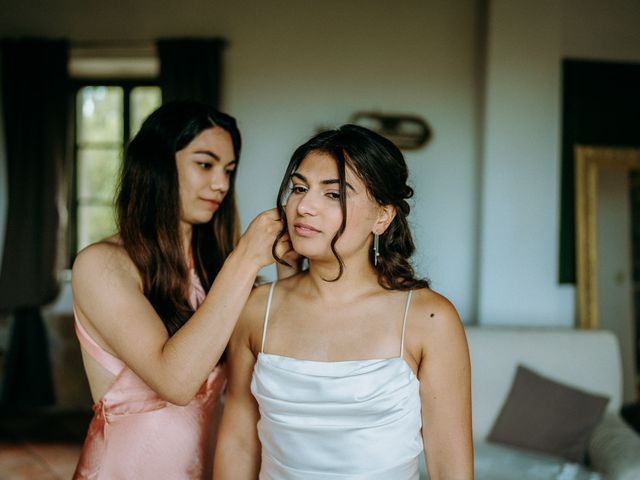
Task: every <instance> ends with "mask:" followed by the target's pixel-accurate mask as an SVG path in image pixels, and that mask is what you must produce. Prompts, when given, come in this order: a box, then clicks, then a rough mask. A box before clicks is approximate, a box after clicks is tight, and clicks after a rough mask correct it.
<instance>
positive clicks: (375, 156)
mask: <svg viewBox="0 0 640 480" xmlns="http://www.w3.org/2000/svg"><path fill="white" fill-rule="evenodd" d="M311 152H322V153H326V154H328V155H330V156H331V157H332V158H333V159H334V160H335V161H336V164H337V166H338V176H339V177H338V178H339V192H340V208H341V210H342V224H341V225H340V228H339V229H338V231H337V232H336V234H335V236H334V237H333V240H332V241H331V251H332V252H333V254H334V255H335V257H336V259H337V260H338V265H339V272H338V275H337V277H336V278H334V279H332V280H328V281H332V282H333V281H336V280H338V279H339V278H340V277H341V276H342V274H343V272H344V262H343V261H342V258H340V255H339V254H338V252H337V251H336V249H335V245H336V242H337V241H338V239H339V238H340V236H341V235H342V234H343V233H344V229H345V226H346V219H347V201H346V181H345V169H346V167H349V168H350V169H351V170H352V171H353V173H354V174H355V175H356V176H357V177H358V178H359V179H360V180H361V181H362V182H363V183H364V185H365V186H366V188H367V191H368V193H369V195H370V196H371V198H373V199H374V200H375V201H376V202H378V204H379V205H382V206H387V205H391V206H393V207H395V210H396V215H395V217H394V219H393V221H392V222H391V224H390V225H389V227H388V228H387V230H386V231H385V232H384V233H383V234H382V235H380V256H379V257H378V264H377V265H374V262H373V255H371V257H370V261H371V265H372V266H374V268H375V269H376V271H377V272H378V283H379V284H380V285H381V286H382V287H384V288H386V289H389V290H412V289H416V288H428V287H429V281H428V280H427V279H421V278H416V275H415V272H414V269H413V267H412V265H411V263H410V261H409V258H410V257H411V255H412V254H413V252H414V250H415V245H414V243H413V238H412V236H411V229H410V228H409V224H408V222H407V216H408V215H409V211H410V207H409V203H408V202H407V199H409V198H411V197H412V196H413V189H412V188H411V187H410V186H409V185H407V177H408V169H407V164H406V162H405V160H404V157H403V156H402V153H401V152H400V150H399V149H398V147H396V146H395V145H394V144H393V142H391V141H389V140H387V139H386V138H384V137H382V136H381V135H378V134H377V133H375V132H372V131H371V130H368V129H366V128H364V127H360V126H357V125H343V126H342V127H340V128H338V129H337V130H329V131H326V132H322V133H319V134H318V135H316V136H314V137H313V138H311V139H310V140H309V141H307V142H306V143H304V144H303V145H301V146H299V147H298V148H297V149H296V151H295V152H294V153H293V155H292V156H291V160H290V161H289V165H288V166H287V170H286V172H285V174H284V178H283V179H282V183H281V184H280V191H279V192H278V205H277V208H278V211H279V212H280V218H281V219H283V223H284V226H283V229H282V231H281V232H280V234H279V235H278V238H277V239H276V242H275V243H274V244H273V249H272V251H273V255H274V257H275V258H276V260H277V261H278V262H279V263H282V264H284V265H287V263H286V262H285V261H284V260H283V259H282V258H280V257H279V256H278V255H277V254H276V248H275V247H276V244H277V242H278V240H279V239H280V238H281V237H282V236H283V235H284V234H285V233H286V232H287V230H288V225H287V217H286V215H285V211H284V204H285V203H286V199H287V194H288V191H289V185H290V182H291V175H292V174H293V173H295V171H296V170H297V169H298V167H299V166H300V164H301V163H302V161H303V160H304V159H305V157H306V156H307V155H309V154H310V153H311Z"/></svg>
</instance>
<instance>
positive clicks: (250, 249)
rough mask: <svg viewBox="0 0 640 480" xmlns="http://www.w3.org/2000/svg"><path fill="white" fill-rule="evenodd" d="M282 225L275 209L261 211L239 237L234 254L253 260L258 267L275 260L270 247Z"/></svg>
mask: <svg viewBox="0 0 640 480" xmlns="http://www.w3.org/2000/svg"><path fill="white" fill-rule="evenodd" d="M282 227H283V225H282V221H281V220H280V215H279V214H278V210H277V209H275V208H272V209H271V210H266V211H264V212H262V213H261V214H259V215H258V216H257V217H256V218H254V219H253V221H252V222H251V223H250V224H249V226H248V227H247V230H246V231H245V232H244V234H243V235H242V237H240V241H239V242H238V246H237V247H236V249H235V250H234V254H236V255H240V256H242V257H243V258H246V259H248V260H249V261H251V262H255V263H256V265H257V266H258V268H262V267H266V266H267V265H270V264H271V263H273V262H274V261H275V259H274V258H273V255H272V253H271V248H272V247H273V242H275V240H276V237H277V236H278V234H279V233H280V232H281V231H282Z"/></svg>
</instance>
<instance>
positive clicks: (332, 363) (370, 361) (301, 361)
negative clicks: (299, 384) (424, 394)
mask: <svg viewBox="0 0 640 480" xmlns="http://www.w3.org/2000/svg"><path fill="white" fill-rule="evenodd" d="M260 358H263V359H264V358H271V359H273V360H276V361H278V360H279V361H281V362H290V363H293V364H296V365H314V366H329V367H335V368H339V367H341V366H344V367H353V366H354V365H367V366H368V365H374V364H376V363H385V364H391V363H400V365H401V366H402V368H406V369H407V370H409V372H410V373H411V376H412V377H413V378H414V379H415V380H416V381H417V382H420V380H419V379H418V377H417V375H416V373H415V372H414V371H413V369H412V368H411V365H409V363H408V362H407V360H406V359H405V358H404V357H399V356H398V357H389V358H365V359H361V360H310V359H306V358H296V357H290V356H287V355H279V354H277V353H267V352H258V356H257V359H260Z"/></svg>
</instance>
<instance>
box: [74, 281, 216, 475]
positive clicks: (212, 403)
mask: <svg viewBox="0 0 640 480" xmlns="http://www.w3.org/2000/svg"><path fill="white" fill-rule="evenodd" d="M204 297H205V292H204V290H203V288H202V286H201V284H200V281H199V279H198V276H197V275H196V274H195V272H194V271H193V270H191V297H190V302H191V305H192V306H193V307H194V309H195V308H197V306H198V305H200V303H201V302H202V301H203V300H204ZM75 327H76V334H77V336H78V339H79V341H80V344H81V345H82V348H83V349H84V350H85V351H86V353H88V354H89V355H90V356H91V357H93V358H94V359H95V360H96V361H97V362H98V363H99V364H100V365H102V366H103V367H104V368H105V369H107V370H108V371H109V372H111V373H112V374H113V375H114V376H115V379H114V381H113V383H112V384H111V386H110V387H109V389H108V391H107V392H106V393H105V394H104V396H103V397H102V398H101V399H100V400H99V401H98V402H97V403H96V404H95V405H94V406H93V411H94V415H93V419H92V420H91V423H90V424H89V430H88V432H87V437H86V440H85V442H84V446H83V448H82V453H81V455H80V459H79V461H78V465H77V467H76V471H75V473H74V476H73V478H74V479H82V480H84V479H91V480H98V479H99V480H106V479H109V480H119V479H127V480H128V479H135V480H152V479H153V480H160V479H167V480H172V479H176V480H178V479H185V480H195V479H198V480H199V479H204V478H206V479H207V480H210V479H211V478H212V471H213V452H214V448H215V437H216V434H217V430H218V422H219V419H220V413H221V412H220V410H221V402H220V397H221V393H222V390H223V389H224V386H225V383H226V374H225V370H224V368H223V367H222V366H220V365H218V366H217V367H216V368H215V369H214V370H213V371H212V372H211V373H210V374H209V377H208V378H207V380H206V381H205V382H204V383H203V385H202V387H201V388H200V390H199V391H198V393H197V394H196V396H195V397H194V398H193V400H191V402H190V403H189V404H188V405H186V406H179V405H174V404H172V403H169V402H167V401H166V400H163V399H162V398H161V397H160V396H159V395H158V394H157V393H155V392H154V391H153V390H152V389H151V388H150V387H149V386H147V385H146V384H145V383H144V382H143V381H142V380H141V379H140V378H139V377H138V376H137V375H136V374H135V373H133V371H132V370H131V369H130V368H129V367H127V366H126V365H125V364H124V363H123V362H122V361H121V360H120V359H118V358H116V357H114V356H113V355H111V354H110V353H108V352H106V351H105V350H103V349H102V348H101V347H100V346H99V345H98V344H97V343H96V342H95V341H94V340H93V339H92V338H91V337H90V336H89V335H88V334H87V332H86V330H85V329H84V328H83V327H82V325H80V323H79V322H78V320H77V318H76V320H75Z"/></svg>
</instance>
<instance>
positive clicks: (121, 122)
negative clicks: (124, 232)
mask: <svg viewBox="0 0 640 480" xmlns="http://www.w3.org/2000/svg"><path fill="white" fill-rule="evenodd" d="M160 103H161V92H160V87H158V86H156V85H152V84H150V83H149V82H146V83H143V82H117V83H100V84H99V83H93V84H88V83H86V82H85V83H83V84H81V85H78V86H77V88H76V89H75V110H76V114H75V120H76V123H75V127H76V128H75V150H74V153H75V155H74V169H73V183H72V189H71V191H72V195H71V196H72V198H71V210H70V229H71V231H70V236H69V237H70V259H71V261H73V259H74V258H75V255H76V253H77V252H78V251H79V250H81V249H82V248H84V247H86V246H87V245H89V244H90V243H93V242H95V241H97V240H100V239H101V238H104V237H107V236H109V235H112V234H114V233H115V231H116V228H115V210H114V197H115V192H116V187H117V182H118V178H119V173H120V169H121V166H122V155H123V152H124V147H125V145H126V144H127V142H128V141H129V139H131V138H132V137H133V136H134V135H135V134H136V133H137V132H138V130H139V129H140V126H141V125H142V122H143V121H144V119H145V118H146V117H147V116H148V115H149V114H150V113H151V112H152V111H153V110H155V109H156V108H157V107H159V106H160Z"/></svg>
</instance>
